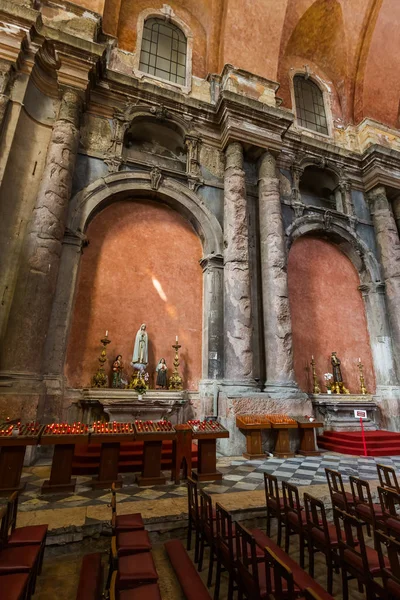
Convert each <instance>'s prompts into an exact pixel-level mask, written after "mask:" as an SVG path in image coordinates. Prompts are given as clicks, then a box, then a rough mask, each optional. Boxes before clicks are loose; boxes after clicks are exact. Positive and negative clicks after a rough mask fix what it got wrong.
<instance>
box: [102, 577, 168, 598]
mask: <svg viewBox="0 0 400 600" xmlns="http://www.w3.org/2000/svg"><path fill="white" fill-rule="evenodd" d="M117 584H118V571H114V572H113V574H112V576H111V586H110V595H109V599H110V600H161V594H160V588H159V587H158V583H150V584H148V585H141V586H140V587H138V588H134V589H131V590H121V591H120V592H119V593H118V590H117Z"/></svg>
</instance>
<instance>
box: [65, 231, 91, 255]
mask: <svg viewBox="0 0 400 600" xmlns="http://www.w3.org/2000/svg"><path fill="white" fill-rule="evenodd" d="M62 243H63V245H65V246H75V247H76V248H77V249H78V250H79V251H81V250H82V249H83V248H85V247H86V246H88V245H89V240H88V238H87V236H86V235H85V234H84V233H82V231H72V230H71V229H68V228H66V229H65V232H64V239H63V242H62Z"/></svg>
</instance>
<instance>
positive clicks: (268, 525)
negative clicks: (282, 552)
mask: <svg viewBox="0 0 400 600" xmlns="http://www.w3.org/2000/svg"><path fill="white" fill-rule="evenodd" d="M267 536H268V537H271V511H270V510H269V508H268V506H267Z"/></svg>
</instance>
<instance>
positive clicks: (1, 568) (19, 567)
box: [0, 545, 40, 573]
mask: <svg viewBox="0 0 400 600" xmlns="http://www.w3.org/2000/svg"><path fill="white" fill-rule="evenodd" d="M39 553H40V546H39V545H37V546H17V547H14V548H4V549H3V550H1V551H0V573H18V572H19V573H20V572H25V571H29V570H30V569H32V567H33V566H34V565H35V562H36V561H37V559H38V557H39Z"/></svg>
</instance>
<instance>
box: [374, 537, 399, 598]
mask: <svg viewBox="0 0 400 600" xmlns="http://www.w3.org/2000/svg"><path fill="white" fill-rule="evenodd" d="M375 542H376V548H377V550H378V556H379V564H380V567H381V575H382V583H383V589H384V591H385V592H386V596H387V597H389V598H390V599H400V542H399V541H398V540H395V539H393V538H392V537H390V536H388V535H386V534H385V533H383V532H381V531H376V532H375ZM383 549H385V552H384V551H383ZM378 586H379V584H378ZM376 591H377V593H378V594H379V592H380V589H379V587H378V588H377V590H376Z"/></svg>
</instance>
